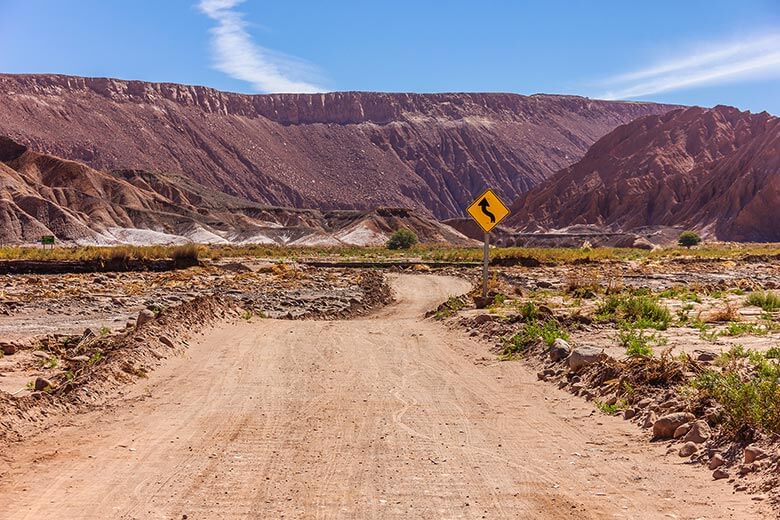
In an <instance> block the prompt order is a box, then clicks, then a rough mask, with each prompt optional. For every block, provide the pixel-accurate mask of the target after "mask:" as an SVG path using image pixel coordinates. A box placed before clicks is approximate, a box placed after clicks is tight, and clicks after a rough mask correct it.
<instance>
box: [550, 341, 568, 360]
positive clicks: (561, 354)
mask: <svg viewBox="0 0 780 520" xmlns="http://www.w3.org/2000/svg"><path fill="white" fill-rule="evenodd" d="M570 353H571V347H570V346H569V343H567V342H566V341H565V340H563V339H561V338H557V339H556V340H555V342H554V343H553V344H552V346H551V347H550V359H551V360H552V361H555V362H558V361H562V360H564V359H566V358H567V357H568V356H569V354H570Z"/></svg>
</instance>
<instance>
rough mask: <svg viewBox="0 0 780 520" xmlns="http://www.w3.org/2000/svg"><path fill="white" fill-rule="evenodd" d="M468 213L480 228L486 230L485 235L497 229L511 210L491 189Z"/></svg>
mask: <svg viewBox="0 0 780 520" xmlns="http://www.w3.org/2000/svg"><path fill="white" fill-rule="evenodd" d="M466 211H468V213H469V215H471V218H473V219H474V220H475V221H476V223H477V224H479V227H481V228H482V229H484V230H485V233H487V232H488V231H490V230H491V229H493V228H494V227H496V226H497V225H498V224H499V223H500V222H501V221H502V220H504V218H506V216H507V215H509V208H507V207H506V205H505V204H504V203H503V202H501V199H499V198H498V196H497V195H496V194H495V193H493V190H491V189H490V188H488V189H487V190H486V191H485V193H483V194H482V195H480V196H479V197H477V198H476V199H475V200H474V202H472V203H471V206H469V207H468V209H466Z"/></svg>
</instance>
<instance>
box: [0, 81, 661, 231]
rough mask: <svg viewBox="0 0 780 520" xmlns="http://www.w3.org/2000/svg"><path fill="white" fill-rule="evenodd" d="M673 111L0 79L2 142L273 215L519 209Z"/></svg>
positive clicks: (509, 99) (487, 98)
mask: <svg viewBox="0 0 780 520" xmlns="http://www.w3.org/2000/svg"><path fill="white" fill-rule="evenodd" d="M671 108H673V107H671V106H669V105H657V104H651V103H624V102H612V101H595V100H590V99H586V98H579V97H572V96H549V95H534V96H519V95H514V94H387V93H369V92H335V93H328V94H313V95H309V94H273V95H256V96H250V95H241V94H231V93H225V92H219V91H216V90H213V89H209V88H204V87H194V86H186V85H175V84H158V83H145V82H140V81H121V80H114V79H105V78H79V77H68V76H56V75H0V134H4V135H8V136H11V137H12V138H14V139H15V140H16V141H18V142H21V143H23V144H26V145H30V146H32V147H33V148H34V149H35V150H37V151H45V152H47V153H52V154H55V155H58V156H61V157H66V158H68V159H74V160H78V161H82V162H85V163H86V164H88V165H89V166H91V167H93V168H95V169H101V170H112V169H118V168H133V169H140V170H149V171H174V172H183V173H184V174H185V176H186V177H188V178H189V179H192V180H193V181H196V182H197V183H199V184H202V185H204V186H206V187H208V188H210V189H215V190H217V191H222V192H225V193H228V194H232V195H235V196H240V197H243V198H247V199H249V200H252V201H254V202H257V203H261V204H266V205H271V206H284V207H297V208H302V207H303V208H317V209H324V210H331V209H364V210H365V209H373V208H376V207H383V206H384V207H406V208H413V209H415V210H417V211H418V212H421V213H422V214H424V215H427V216H435V217H437V218H443V217H455V216H461V215H462V214H463V207H465V205H466V204H467V203H468V202H470V201H471V198H472V197H473V195H474V193H476V192H478V191H480V190H481V189H482V188H483V187H485V186H492V187H493V188H495V189H497V190H498V191H499V192H500V193H501V194H502V195H503V196H504V197H506V198H507V199H508V200H511V199H514V198H515V197H516V196H517V195H519V194H520V193H522V192H524V191H526V190H527V189H529V188H531V187H532V186H534V185H536V184H538V183H539V182H541V181H542V180H544V179H545V178H546V177H548V176H549V175H551V174H552V173H553V172H555V171H557V170H559V169H561V168H564V167H566V166H568V165H570V164H571V163H573V162H574V161H576V160H578V159H579V158H581V157H582V156H583V154H584V153H585V151H586V150H587V148H588V147H589V146H590V145H591V144H592V143H593V142H595V141H596V140H597V139H598V138H600V137H602V136H603V135H604V134H606V133H607V132H609V131H611V130H612V129H614V128H615V127H616V126H618V125H620V124H624V123H626V122H628V121H631V120H633V119H635V118H637V117H640V116H644V115H648V114H661V113H664V112H666V111H668V110H669V109H671ZM139 129H143V131H139Z"/></svg>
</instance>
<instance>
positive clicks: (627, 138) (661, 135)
mask: <svg viewBox="0 0 780 520" xmlns="http://www.w3.org/2000/svg"><path fill="white" fill-rule="evenodd" d="M778 207H780V118H777V117H773V116H771V115H769V114H767V113H766V112H762V113H760V114H751V113H750V112H741V111H739V110H737V109H735V108H731V107H724V106H718V107H715V108H712V109H705V108H699V107H692V108H688V109H679V110H674V111H671V112H669V113H667V114H664V115H651V116H646V117H643V118H640V119H638V120H636V121H633V122H631V123H629V124H626V125H623V126H620V127H618V128H617V129H615V130H614V131H612V132H611V133H609V134H608V135H606V136H604V137H603V138H602V139H600V140H599V141H598V142H597V143H596V144H594V145H593V146H592V147H591V148H590V150H588V153H587V154H586V155H585V157H584V158H583V159H582V160H580V161H579V162H577V163H576V164H574V165H572V166H570V167H568V168H566V169H564V170H562V171H561V172H559V173H558V174H557V175H555V176H554V177H552V178H551V179H549V180H548V181H546V182H544V183H542V184H541V185H539V186H537V187H536V188H534V189H533V190H531V191H530V192H528V193H526V194H524V195H523V196H521V198H520V199H519V200H518V201H517V202H516V203H515V207H514V212H513V215H512V217H511V219H510V221H509V222H510V223H511V224H512V225H514V226H517V227H518V228H520V229H523V230H526V231H537V230H548V229H562V228H567V227H570V226H574V225H583V224H585V225H593V226H596V227H600V228H606V229H610V230H623V231H626V230H632V229H636V228H643V227H647V226H674V227H685V228H694V229H698V230H700V231H702V232H704V233H705V234H707V235H708V236H711V237H716V238H718V239H721V240H735V241H780V225H778V223H777V219H776V215H777V208H778Z"/></svg>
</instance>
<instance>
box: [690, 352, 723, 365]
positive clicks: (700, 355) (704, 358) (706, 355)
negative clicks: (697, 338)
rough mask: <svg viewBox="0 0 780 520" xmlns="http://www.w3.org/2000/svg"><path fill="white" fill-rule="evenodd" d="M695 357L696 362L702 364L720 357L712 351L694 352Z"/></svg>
mask: <svg viewBox="0 0 780 520" xmlns="http://www.w3.org/2000/svg"><path fill="white" fill-rule="evenodd" d="M693 357H694V358H695V359H696V361H699V362H701V363H710V362H712V361H715V359H716V358H717V357H718V354H717V353H715V352H712V351H710V350H694V351H693Z"/></svg>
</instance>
